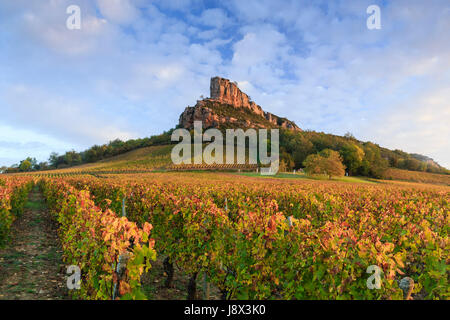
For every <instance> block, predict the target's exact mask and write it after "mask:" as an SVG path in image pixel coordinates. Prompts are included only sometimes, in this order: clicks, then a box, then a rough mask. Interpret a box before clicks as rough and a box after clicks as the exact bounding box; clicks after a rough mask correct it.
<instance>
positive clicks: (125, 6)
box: [97, 0, 140, 24]
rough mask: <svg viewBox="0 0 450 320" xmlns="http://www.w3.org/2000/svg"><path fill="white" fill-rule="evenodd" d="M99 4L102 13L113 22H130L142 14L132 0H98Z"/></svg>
mask: <svg viewBox="0 0 450 320" xmlns="http://www.w3.org/2000/svg"><path fill="white" fill-rule="evenodd" d="M97 6H98V8H99V9H100V12H101V14H102V15H103V16H104V17H105V18H106V19H107V20H109V21H111V22H113V23H118V24H129V23H132V22H134V21H136V20H137V19H138V18H139V16H140V12H139V10H138V9H137V8H136V7H135V6H134V4H133V1H131V0H97Z"/></svg>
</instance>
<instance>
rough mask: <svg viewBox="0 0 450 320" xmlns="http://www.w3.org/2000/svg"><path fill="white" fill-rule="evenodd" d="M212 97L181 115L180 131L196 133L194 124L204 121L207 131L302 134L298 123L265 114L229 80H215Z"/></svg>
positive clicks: (198, 102) (212, 80)
mask: <svg viewBox="0 0 450 320" xmlns="http://www.w3.org/2000/svg"><path fill="white" fill-rule="evenodd" d="M210 96H211V97H210V98H206V99H203V100H199V101H197V104H196V105H195V106H194V107H187V108H186V109H185V110H184V112H183V113H182V114H181V115H180V121H179V125H180V127H182V128H185V129H192V128H193V126H194V121H202V122H203V128H211V127H214V128H218V127H221V126H222V125H225V124H228V125H232V126H234V127H239V128H269V127H282V128H285V129H290V130H298V131H301V129H300V128H299V127H298V126H297V125H296V124H295V123H294V122H292V121H289V120H287V119H285V118H280V117H278V116H276V115H274V114H272V113H269V112H264V111H263V110H262V108H261V107H260V106H259V105H257V104H256V103H255V102H253V101H251V100H250V98H249V96H248V95H247V94H245V93H244V92H242V91H241V90H240V89H239V88H238V86H237V85H236V83H233V82H231V81H230V80H228V79H224V78H220V77H214V78H211V85H210ZM236 111H237V112H236Z"/></svg>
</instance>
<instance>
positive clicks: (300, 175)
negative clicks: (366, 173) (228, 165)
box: [236, 172, 378, 184]
mask: <svg viewBox="0 0 450 320" xmlns="http://www.w3.org/2000/svg"><path fill="white" fill-rule="evenodd" d="M236 174H237V175H242V176H247V177H257V178H272V179H273V178H278V179H307V180H323V181H341V182H349V183H373V184H374V183H378V181H376V180H374V179H369V178H366V177H332V178H331V179H329V178H328V177H327V176H323V175H317V176H309V175H306V174H304V173H287V172H282V173H277V174H276V175H272V176H263V175H261V174H260V173H257V172H241V173H236Z"/></svg>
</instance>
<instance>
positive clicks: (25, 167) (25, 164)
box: [19, 159, 32, 172]
mask: <svg viewBox="0 0 450 320" xmlns="http://www.w3.org/2000/svg"><path fill="white" fill-rule="evenodd" d="M31 166H32V164H31V161H29V160H28V159H26V160H22V161H21V162H20V165H19V170H20V171H22V172H25V171H30V170H31Z"/></svg>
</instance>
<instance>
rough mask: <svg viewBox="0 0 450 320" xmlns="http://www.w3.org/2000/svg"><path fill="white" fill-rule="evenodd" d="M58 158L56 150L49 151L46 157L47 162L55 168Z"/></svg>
mask: <svg viewBox="0 0 450 320" xmlns="http://www.w3.org/2000/svg"><path fill="white" fill-rule="evenodd" d="M58 158H59V155H58V154H57V153H56V152H52V153H50V157H49V158H48V162H49V163H50V165H51V166H52V167H55V168H57V167H58Z"/></svg>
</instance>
